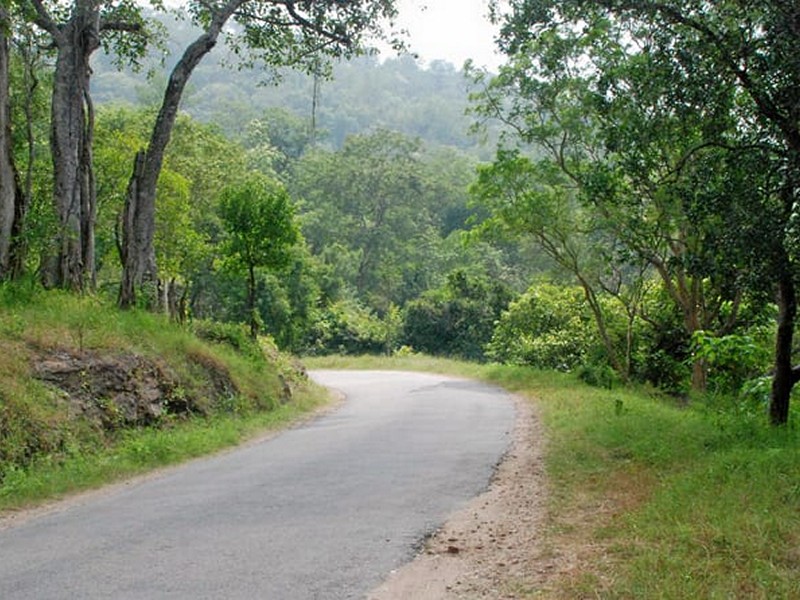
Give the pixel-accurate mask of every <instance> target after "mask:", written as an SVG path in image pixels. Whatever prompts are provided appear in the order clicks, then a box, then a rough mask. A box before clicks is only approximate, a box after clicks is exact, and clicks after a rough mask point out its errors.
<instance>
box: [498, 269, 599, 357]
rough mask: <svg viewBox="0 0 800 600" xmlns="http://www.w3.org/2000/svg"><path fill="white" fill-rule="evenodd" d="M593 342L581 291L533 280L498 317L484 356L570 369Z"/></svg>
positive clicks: (588, 313)
mask: <svg viewBox="0 0 800 600" xmlns="http://www.w3.org/2000/svg"><path fill="white" fill-rule="evenodd" d="M597 344H598V340H597V333H596V330H595V328H594V326H593V322H592V318H591V312H590V310H589V307H588V306H587V304H586V298H585V296H584V294H583V291H582V290H581V289H580V288H575V287H565V286H557V285H553V284H549V283H536V284H534V285H533V286H531V288H530V289H529V290H528V291H526V292H525V293H524V294H523V295H522V296H520V297H519V298H517V299H516V300H514V301H513V302H512V303H511V304H510V305H509V307H508V309H507V310H505V311H503V313H502V314H501V315H500V319H499V321H498V323H497V326H496V327H495V330H494V334H493V335H492V338H491V342H490V343H489V345H488V347H487V355H488V356H489V358H491V359H493V360H496V361H498V362H502V363H508V364H513V365H529V366H533V367H536V368H540V369H555V370H558V371H572V370H573V369H575V368H576V367H578V366H580V365H582V364H584V363H585V361H586V360H587V358H588V357H589V355H590V354H591V352H592V350H593V349H594V347H595V346H597Z"/></svg>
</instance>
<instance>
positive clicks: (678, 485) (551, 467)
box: [309, 357, 800, 600]
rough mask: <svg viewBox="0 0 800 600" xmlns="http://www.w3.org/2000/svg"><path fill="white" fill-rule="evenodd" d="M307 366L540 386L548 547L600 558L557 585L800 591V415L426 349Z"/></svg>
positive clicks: (625, 591) (745, 593) (581, 592)
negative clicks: (458, 358) (689, 400)
mask: <svg viewBox="0 0 800 600" xmlns="http://www.w3.org/2000/svg"><path fill="white" fill-rule="evenodd" d="M309 365H313V366H315V367H317V366H318V367H320V368H322V367H325V368H327V367H335V368H347V367H352V368H355V367H360V368H380V369H404V370H425V371H436V372H441V373H450V374H454V375H466V376H472V377H476V378H480V379H483V380H486V381H489V382H493V383H496V384H498V385H501V386H503V387H505V388H506V389H508V390H510V391H514V392H519V393H521V394H524V395H526V396H528V397H530V398H535V403H536V404H537V406H538V408H539V414H540V415H541V417H542V419H543V421H544V424H545V427H546V430H547V434H548V443H547V446H546V462H547V471H548V475H549V479H550V484H551V487H552V494H551V498H550V514H549V519H548V522H549V526H548V527H547V530H546V531H545V532H544V536H545V538H546V539H545V543H544V546H546V547H550V548H555V549H561V550H566V551H568V552H577V553H578V554H581V555H582V556H586V557H588V560H587V561H586V565H585V566H584V567H583V568H582V570H579V572H574V571H573V572H570V574H569V576H564V577H563V578H562V579H561V580H558V581H555V582H554V583H553V584H552V586H551V588H550V590H549V591H548V592H547V596H548V597H559V598H578V597H599V598H637V599H638V598H662V599H675V600H683V599H686V598H720V599H723V598H724V599H728V598H764V599H767V598H769V599H773V598H786V599H790V598H800V432H799V431H798V429H797V428H795V427H788V428H783V429H775V428H772V427H770V426H769V425H768V424H767V417H766V414H763V415H755V416H753V415H743V414H735V413H725V412H720V411H715V410H710V409H709V408H708V407H706V406H704V405H703V402H702V400H697V401H695V402H694V403H693V404H692V405H690V406H681V405H677V404H675V403H674V402H672V401H671V400H669V399H665V398H663V397H659V396H657V395H655V394H653V393H650V392H649V391H648V390H643V389H638V390H637V389H613V390H605V389H598V388H591V387H588V386H586V385H585V384H583V383H581V382H580V381H578V379H577V378H576V377H574V376H571V375H564V374H560V373H551V372H541V371H536V370H533V369H528V368H520V367H509V366H498V365H464V364H459V363H453V362H451V361H441V360H432V359H430V360H429V359H425V358H424V357H403V358H402V359H397V360H395V359H388V358H377V357H369V358H367V359H364V360H363V361H362V359H352V358H350V359H346V360H343V359H335V358H326V359H324V360H321V361H319V362H318V361H317V360H314V361H309ZM568 547H569V548H568ZM530 596H531V597H541V596H540V595H539V594H538V593H537V592H532V593H531V594H530Z"/></svg>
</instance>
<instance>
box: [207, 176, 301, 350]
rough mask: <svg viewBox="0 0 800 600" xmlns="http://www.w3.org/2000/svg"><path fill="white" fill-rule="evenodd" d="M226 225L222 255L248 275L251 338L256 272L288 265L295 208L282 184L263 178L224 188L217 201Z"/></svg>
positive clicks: (295, 233) (254, 330)
mask: <svg viewBox="0 0 800 600" xmlns="http://www.w3.org/2000/svg"><path fill="white" fill-rule="evenodd" d="M219 211H220V217H221V218H222V222H223V224H224V226H225V231H226V233H227V236H226V238H225V244H224V246H225V253H226V254H227V257H228V259H229V261H230V263H231V264H232V266H233V267H234V268H242V269H244V270H245V272H246V273H247V312H248V321H249V324H250V335H251V336H252V337H253V338H254V339H255V338H256V337H257V336H258V331H259V321H260V319H259V315H258V313H257V311H256V269H258V268H267V269H271V270H273V271H275V270H277V269H281V268H283V267H285V266H287V265H288V264H289V262H290V260H291V258H292V253H291V248H292V246H294V245H295V244H296V243H297V242H298V241H299V239H300V234H299V229H298V227H297V224H296V223H295V220H294V208H293V206H292V203H291V200H290V198H289V194H288V193H287V192H286V189H285V188H284V187H283V185H282V184H280V183H278V182H276V181H272V180H269V179H267V178H265V177H258V176H253V177H251V178H250V179H249V180H248V181H246V182H244V183H243V184H240V185H238V186H234V187H231V188H228V189H226V190H225V191H224V192H223V193H222V199H221V201H220V207H219Z"/></svg>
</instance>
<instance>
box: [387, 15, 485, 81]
mask: <svg viewBox="0 0 800 600" xmlns="http://www.w3.org/2000/svg"><path fill="white" fill-rule="evenodd" d="M397 6H398V11H399V13H400V17H399V24H400V26H401V27H403V28H405V29H407V30H408V31H409V34H410V35H409V39H410V46H411V50H412V51H413V52H415V53H417V54H418V55H419V57H420V60H422V61H423V62H430V61H431V60H436V59H441V60H447V61H449V62H451V63H453V64H454V65H455V66H456V67H457V68H460V67H461V66H462V65H463V64H464V61H465V60H466V59H468V58H472V59H473V61H474V62H475V63H476V64H477V65H478V66H486V67H490V68H495V67H496V66H497V65H498V64H499V63H500V62H501V61H500V59H499V58H498V56H497V55H496V54H494V36H495V28H494V27H493V26H492V25H491V24H490V23H489V21H488V20H487V18H486V14H487V13H488V0H399V1H398V3H397Z"/></svg>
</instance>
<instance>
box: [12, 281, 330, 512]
mask: <svg viewBox="0 0 800 600" xmlns="http://www.w3.org/2000/svg"><path fill="white" fill-rule="evenodd" d="M217 330H219V331H222V332H223V333H224V332H227V335H218V336H216V337H211V336H204V337H205V339H200V338H199V337H198V336H197V335H195V333H194V332H193V331H192V330H191V329H190V328H187V327H181V326H178V325H175V324H173V323H170V322H169V321H168V319H166V317H163V316H160V315H153V314H150V313H147V312H143V311H126V312H120V311H118V310H117V309H116V308H115V307H114V306H113V305H111V304H110V303H107V302H104V301H103V300H102V299H100V298H98V297H92V296H86V297H79V296H76V295H72V294H67V293H63V292H58V291H49V292H45V291H42V290H41V289H40V288H38V287H36V286H34V285H31V286H24V285H22V286H20V285H13V286H12V285H2V286H0V509H3V508H11V507H19V506H24V505H27V504H30V503H35V502H38V501H41V500H45V499H50V498H52V497H53V496H58V495H61V494H64V493H67V492H71V491H76V490H80V489H85V488H88V487H93V486H96V485H100V484H102V483H106V482H108V481H111V480H114V479H117V478H120V477H124V476H129V475H132V474H136V473H140V472H143V471H145V470H148V469H152V468H154V467H157V466H162V465H166V464H171V463H174V462H177V461H181V460H185V459H188V458H192V457H194V456H198V455H201V454H205V453H208V452H212V451H214V450H217V449H219V448H222V447H225V446H228V445H232V444H236V443H239V442H240V441H242V440H243V439H245V438H246V437H248V436H250V435H252V434H253V433H254V432H256V431H258V430H262V429H264V428H267V427H272V426H277V425H278V424H280V423H285V422H288V421H289V420H290V419H291V418H294V417H295V416H297V414H299V413H300V412H303V411H305V410H309V409H311V408H313V407H314V406H317V405H319V404H321V403H322V402H323V401H324V400H323V394H322V393H321V392H320V391H318V390H315V389H313V386H310V385H308V383H307V382H306V381H305V378H304V377H303V376H302V375H301V374H300V373H299V372H298V371H297V370H296V369H295V368H294V366H293V365H292V364H291V361H290V360H289V359H288V358H286V357H284V356H282V355H281V354H280V353H279V352H278V351H277V349H275V347H274V345H272V344H271V343H270V342H269V341H268V340H262V341H261V344H258V343H255V342H251V341H249V340H247V341H246V342H242V340H241V339H240V338H239V337H238V336H239V328H237V326H224V327H219V328H217ZM231 338H234V339H235V341H236V343H231V341H230V340H231ZM58 353H61V354H64V355H70V356H84V355H90V356H114V355H123V354H127V355H136V356H141V357H146V358H147V359H148V360H152V361H154V364H155V363H157V364H158V365H162V366H163V369H164V370H165V372H168V373H169V374H170V377H171V378H173V379H174V383H175V388H174V390H172V392H171V398H172V400H174V401H175V402H177V401H179V400H181V399H185V400H186V402H187V404H186V406H189V404H188V402H189V400H191V410H186V411H184V412H183V413H181V414H173V413H169V412H168V411H166V412H165V413H164V414H163V416H162V417H159V419H158V420H157V422H155V423H150V424H149V425H150V426H148V427H144V426H130V425H125V426H120V427H114V426H112V425H113V419H111V420H106V421H104V422H102V423H98V422H97V420H92V419H90V418H88V417H87V416H86V415H85V414H83V413H82V411H81V410H80V404H76V402H75V399H74V398H72V399H71V398H69V397H68V394H67V393H66V392H64V391H62V390H59V389H58V388H56V387H54V386H53V385H52V384H49V383H45V382H43V381H41V380H40V379H38V378H37V376H36V373H35V363H36V362H37V361H41V360H43V357H44V360H46V359H47V357H48V356H51V355H53V354H58ZM93 401H95V402H96V403H97V405H98V406H101V407H103V408H104V409H107V410H108V412H109V413H111V414H112V415H113V412H114V410H115V408H116V407H115V406H113V404H110V403H109V401H108V400H107V399H105V398H95V399H93ZM109 423H111V425H109Z"/></svg>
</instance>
